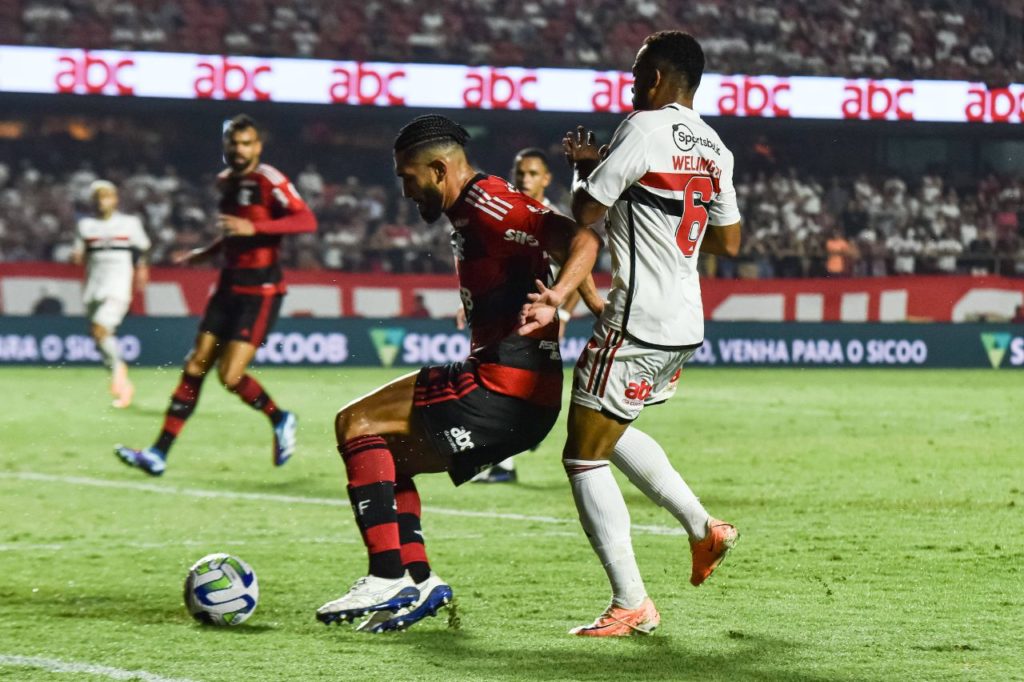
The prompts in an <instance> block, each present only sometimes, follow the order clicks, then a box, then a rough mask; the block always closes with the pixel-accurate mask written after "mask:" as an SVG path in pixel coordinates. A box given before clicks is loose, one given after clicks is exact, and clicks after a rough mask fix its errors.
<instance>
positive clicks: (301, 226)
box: [253, 165, 317, 234]
mask: <svg viewBox="0 0 1024 682" xmlns="http://www.w3.org/2000/svg"><path fill="white" fill-rule="evenodd" d="M256 172H257V174H258V175H259V177H260V178H261V181H262V182H263V183H264V185H263V186H264V188H269V191H267V190H265V191H267V194H266V195H265V196H266V198H265V199H264V201H265V202H267V203H266V204H265V205H267V206H268V208H269V210H270V214H271V216H273V218H272V219H271V220H260V221H254V222H253V226H254V227H255V229H256V232H257V233H259V234H299V233H302V232H315V231H316V226H317V224H316V216H315V215H313V211H311V210H310V208H309V206H307V205H306V202H305V201H303V200H302V197H300V196H299V192H298V190H296V189H295V185H293V184H292V182H291V181H290V180H289V179H288V178H287V176H285V174H284V173H282V172H280V171H279V170H277V169H276V168H273V167H271V166H266V165H261V166H259V168H257V170H256Z"/></svg>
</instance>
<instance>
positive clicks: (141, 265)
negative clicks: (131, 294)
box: [132, 257, 149, 293]
mask: <svg viewBox="0 0 1024 682" xmlns="http://www.w3.org/2000/svg"><path fill="white" fill-rule="evenodd" d="M148 284H149V263H147V262H146V259H145V257H142V258H140V259H139V261H138V262H137V263H136V264H135V272H134V274H133V275H132V286H133V287H134V288H135V291H136V292H140V293H141V292H142V291H143V290H145V288H146V286H147V285H148Z"/></svg>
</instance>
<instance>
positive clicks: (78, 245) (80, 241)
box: [72, 218, 85, 254]
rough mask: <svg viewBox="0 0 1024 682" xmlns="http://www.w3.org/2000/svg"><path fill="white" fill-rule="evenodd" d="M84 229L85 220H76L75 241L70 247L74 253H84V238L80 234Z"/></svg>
mask: <svg viewBox="0 0 1024 682" xmlns="http://www.w3.org/2000/svg"><path fill="white" fill-rule="evenodd" d="M84 227H85V220H84V219H83V218H79V219H78V223H76V224H75V241H74V244H73V245H72V249H73V250H74V253H80V254H84V253H85V236H84V235H83V234H82V232H83V230H84Z"/></svg>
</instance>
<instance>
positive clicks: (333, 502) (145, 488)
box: [0, 471, 684, 535]
mask: <svg viewBox="0 0 1024 682" xmlns="http://www.w3.org/2000/svg"><path fill="white" fill-rule="evenodd" d="M0 479H13V480H18V481H37V482H45V483H67V484H70V485H81V486H91V487H95V488H120V489H122V490H138V491H142V492H147V493H157V494H160V495H182V496H185V497H198V498H209V499H222V500H224V499H227V500H255V501H260V502H282V503H285V504H311V505H318V506H322V507H348V506H349V503H348V500H347V499H345V498H344V497H340V498H330V497H302V496H297V495H275V494H271V493H241V492H233V491H230V490H203V489H201V488H182V487H178V486H174V485H161V484H156V483H132V482H130V481H108V480H105V479H102V478H88V477H85V476H57V475H54V474H43V473H37V472H34V471H2V472H0ZM423 511H425V512H428V513H430V514H439V515H442V516H465V517H471V518H479V519H502V520H505V521H526V522H531V523H546V524H572V525H576V524H578V523H579V521H577V520H576V519H560V518H558V517H555V516H531V515H528V514H509V513H504V512H489V511H470V510H467V509H448V508H446V507H431V506H425V507H423ZM633 532H635V533H641V534H644V535H681V534H683V532H684V531H683V529H682V528H679V527H676V528H668V527H666V526H645V525H637V524H634V525H633Z"/></svg>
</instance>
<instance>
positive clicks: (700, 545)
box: [690, 518, 740, 587]
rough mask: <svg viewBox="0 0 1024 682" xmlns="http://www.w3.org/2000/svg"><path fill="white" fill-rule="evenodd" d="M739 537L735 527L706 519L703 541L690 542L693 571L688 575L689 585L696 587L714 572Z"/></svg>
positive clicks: (723, 522) (712, 519)
mask: <svg viewBox="0 0 1024 682" xmlns="http://www.w3.org/2000/svg"><path fill="white" fill-rule="evenodd" d="M739 537H740V534H739V531H737V530H736V526H734V525H732V524H731V523H726V522H725V521H719V520H718V519H714V518H709V519H708V532H707V535H705V536H704V539H703V540H698V541H697V542H693V541H691V542H690V554H692V555H693V571H692V572H691V573H690V584H691V585H693V586H694V587H697V586H698V585H700V584H701V583H702V582H704V581H705V580H707V579H708V577H709V576H710V575H711V574H712V573H713V572H714V570H715V569H716V568H718V565H719V564H721V563H722V562H723V561H724V560H725V555H726V554H728V553H729V550H730V549H732V548H733V547H735V546H736V540H738V539H739Z"/></svg>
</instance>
